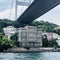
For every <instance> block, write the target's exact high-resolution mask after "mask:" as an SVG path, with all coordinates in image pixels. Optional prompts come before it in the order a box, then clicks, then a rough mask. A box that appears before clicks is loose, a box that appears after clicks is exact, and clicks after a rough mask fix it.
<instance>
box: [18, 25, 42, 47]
mask: <svg viewBox="0 0 60 60" xmlns="http://www.w3.org/2000/svg"><path fill="white" fill-rule="evenodd" d="M18 42H19V45H20V47H24V46H25V45H26V44H28V45H29V46H30V47H40V46H42V31H41V30H40V29H38V28H37V27H36V26H26V27H24V28H18Z"/></svg>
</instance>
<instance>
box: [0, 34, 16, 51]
mask: <svg viewBox="0 0 60 60" xmlns="http://www.w3.org/2000/svg"><path fill="white" fill-rule="evenodd" d="M14 46H15V45H14V41H12V40H8V37H7V36H5V35H4V36H3V37H2V40H0V51H4V50H7V49H9V48H12V47H14Z"/></svg>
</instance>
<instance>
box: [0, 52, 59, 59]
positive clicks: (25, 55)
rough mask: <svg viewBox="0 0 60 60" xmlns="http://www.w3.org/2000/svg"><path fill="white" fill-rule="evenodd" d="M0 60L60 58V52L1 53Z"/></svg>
mask: <svg viewBox="0 0 60 60" xmlns="http://www.w3.org/2000/svg"><path fill="white" fill-rule="evenodd" d="M0 60H60V52H43V53H0Z"/></svg>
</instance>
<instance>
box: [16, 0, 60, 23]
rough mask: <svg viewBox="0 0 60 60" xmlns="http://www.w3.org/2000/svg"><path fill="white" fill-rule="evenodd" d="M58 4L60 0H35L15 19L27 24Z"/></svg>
mask: <svg viewBox="0 0 60 60" xmlns="http://www.w3.org/2000/svg"><path fill="white" fill-rule="evenodd" d="M58 4H60V0H35V1H34V2H33V3H32V4H31V5H30V6H29V7H28V9H27V10H26V11H25V12H24V13H23V14H22V15H21V16H20V17H19V18H18V19H17V22H18V23H22V24H29V23H31V22H32V21H33V20H35V19H36V18H38V17H40V16H41V15H43V14H44V13H46V12H48V11H49V10H51V9H52V8H54V7H55V6H57V5H58Z"/></svg>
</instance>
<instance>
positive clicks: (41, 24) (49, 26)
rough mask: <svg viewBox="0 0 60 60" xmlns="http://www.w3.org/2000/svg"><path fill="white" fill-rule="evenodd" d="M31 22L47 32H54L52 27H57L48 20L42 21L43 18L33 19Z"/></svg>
mask: <svg viewBox="0 0 60 60" xmlns="http://www.w3.org/2000/svg"><path fill="white" fill-rule="evenodd" d="M31 24H33V25H35V26H37V27H38V28H41V29H42V30H43V31H47V32H54V28H55V27H58V25H56V24H54V23H49V22H48V21H46V22H44V21H43V20H41V21H34V22H32V23H31Z"/></svg>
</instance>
